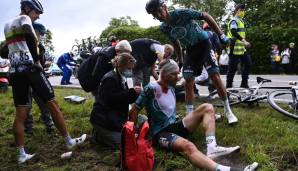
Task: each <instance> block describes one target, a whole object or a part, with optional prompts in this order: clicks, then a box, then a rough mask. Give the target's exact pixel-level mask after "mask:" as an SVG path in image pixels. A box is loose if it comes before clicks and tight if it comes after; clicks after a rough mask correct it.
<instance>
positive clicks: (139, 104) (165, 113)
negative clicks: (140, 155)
mask: <svg viewBox="0 0 298 171" xmlns="http://www.w3.org/2000/svg"><path fill="white" fill-rule="evenodd" d="M159 66H160V76H159V79H158V80H157V81H155V82H151V83H149V84H148V85H147V86H145V88H144V90H143V91H142V92H141V94H140V96H139V97H138V99H137V100H136V102H135V103H134V104H133V105H132V108H131V110H130V111H129V117H130V120H131V121H134V122H135V123H136V122H137V116H138V113H139V112H140V111H141V110H142V108H143V107H145V109H146V112H147V113H148V121H149V124H150V134H151V136H152V139H153V143H154V144H155V145H157V146H159V147H161V148H163V149H166V150H169V151H172V152H182V153H184V154H185V155H186V156H187V158H188V159H189V161H190V162H191V163H192V164H193V165H194V166H195V167H198V168H202V169H206V170H210V171H236V170H237V171H239V170H244V171H253V170H255V169H256V168H257V167H258V163H256V162H255V163H253V164H251V165H248V166H247V167H245V168H244V169H236V168H231V167H229V166H223V165H220V164H218V163H216V162H214V161H213V160H212V159H215V158H218V157H220V156H223V155H227V154H230V153H232V152H235V151H236V150H239V148H240V147H239V146H235V147H221V146H219V145H217V143H216V138H215V119H214V118H215V111H214V108H213V106H212V105H211V104H207V103H205V104H202V105H200V106H198V107H197V108H196V109H195V110H194V111H193V112H191V114H189V115H187V116H185V117H184V118H182V119H181V120H179V121H177V120H176V98H175V93H174V88H173V86H175V85H176V83H177V81H178V80H179V76H178V74H179V67H178V65H177V63H176V62H175V61H173V60H171V59H169V60H163V61H162V62H161V63H160V65H159ZM199 125H201V126H202V128H203V130H204V133H205V135H206V144H207V152H206V153H207V154H206V155H204V154H203V153H202V152H200V151H199V150H198V148H197V147H196V146H195V144H194V143H192V142H191V141H190V140H188V138H189V135H190V134H192V133H194V132H195V131H196V130H197V128H198V127H199Z"/></svg>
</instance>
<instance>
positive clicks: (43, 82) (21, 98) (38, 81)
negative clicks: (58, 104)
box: [10, 71, 55, 106]
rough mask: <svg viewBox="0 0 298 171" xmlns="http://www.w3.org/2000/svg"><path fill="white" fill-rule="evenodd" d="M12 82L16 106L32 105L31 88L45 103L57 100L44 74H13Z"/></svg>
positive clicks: (11, 76)
mask: <svg viewBox="0 0 298 171" xmlns="http://www.w3.org/2000/svg"><path fill="white" fill-rule="evenodd" d="M10 82H11V85H12V93H13V100H14V104H15V106H30V105H31V101H32V100H31V99H32V98H31V97H32V96H31V88H32V89H33V91H35V93H36V95H37V96H38V97H40V99H41V100H42V101H43V102H44V103H46V102H48V101H51V100H53V99H54V98H55V94H54V90H53V87H52V86H51V84H50V82H49V80H48V79H47V78H46V77H45V75H44V74H43V73H42V72H38V71H36V72H24V73H13V74H11V75H10Z"/></svg>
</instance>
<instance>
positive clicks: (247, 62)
mask: <svg viewBox="0 0 298 171" xmlns="http://www.w3.org/2000/svg"><path fill="white" fill-rule="evenodd" d="M239 62H241V71H242V72H241V75H242V82H241V87H243V86H246V85H247V81H248V77H249V72H250V68H251V57H250V55H248V54H246V53H245V54H244V55H233V54H230V55H229V66H228V73H227V82H226V87H227V88H229V87H233V80H234V76H235V73H236V71H237V65H238V64H239ZM245 84H246V85H245Z"/></svg>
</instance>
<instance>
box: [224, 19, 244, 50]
mask: <svg viewBox="0 0 298 171" xmlns="http://www.w3.org/2000/svg"><path fill="white" fill-rule="evenodd" d="M232 21H236V23H237V33H238V34H239V35H240V36H241V37H242V38H243V39H245V31H246V30H245V25H244V22H243V21H242V19H241V18H239V17H235V18H233V19H232V20H231V21H230V22H229V25H228V37H229V38H230V39H236V38H235V37H234V36H233V35H232V33H231V28H230V27H231V26H230V25H231V22H232ZM245 51H246V49H245V46H244V43H243V42H241V40H238V39H236V42H235V45H234V50H233V54H234V55H243V54H244V53H245Z"/></svg>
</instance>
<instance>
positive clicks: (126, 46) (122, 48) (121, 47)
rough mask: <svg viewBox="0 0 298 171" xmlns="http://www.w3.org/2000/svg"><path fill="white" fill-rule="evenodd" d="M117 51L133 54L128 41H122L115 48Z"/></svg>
mask: <svg viewBox="0 0 298 171" xmlns="http://www.w3.org/2000/svg"><path fill="white" fill-rule="evenodd" d="M115 49H116V50H117V51H123V52H132V49H131V46H130V44H129V42H128V41H127V40H121V41H120V42H118V43H117V45H116V46H115Z"/></svg>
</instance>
